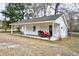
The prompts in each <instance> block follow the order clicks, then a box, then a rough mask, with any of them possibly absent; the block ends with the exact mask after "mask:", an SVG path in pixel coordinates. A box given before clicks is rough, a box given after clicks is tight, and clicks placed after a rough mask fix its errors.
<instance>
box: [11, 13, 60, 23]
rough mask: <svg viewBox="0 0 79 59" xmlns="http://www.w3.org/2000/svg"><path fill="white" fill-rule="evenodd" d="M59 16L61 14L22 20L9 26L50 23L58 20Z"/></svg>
mask: <svg viewBox="0 0 79 59" xmlns="http://www.w3.org/2000/svg"><path fill="white" fill-rule="evenodd" d="M61 15H62V14H57V15H51V16H43V17H39V18H34V19H28V20H22V21H18V22H14V23H11V24H10V25H21V24H30V23H42V22H43V23H44V22H51V21H54V20H56V19H57V18H59V17H60V16H61Z"/></svg>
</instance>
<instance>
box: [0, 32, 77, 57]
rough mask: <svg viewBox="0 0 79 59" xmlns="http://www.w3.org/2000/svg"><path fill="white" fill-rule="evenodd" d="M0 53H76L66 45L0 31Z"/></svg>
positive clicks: (21, 54)
mask: <svg viewBox="0 0 79 59" xmlns="http://www.w3.org/2000/svg"><path fill="white" fill-rule="evenodd" d="M0 55H2V56H57V55H69V56H70V55H77V54H76V53H75V52H73V51H71V50H69V49H68V48H67V47H64V46H59V45H56V44H53V43H51V42H47V41H43V40H38V39H32V38H25V37H19V36H13V35H10V34H8V33H0Z"/></svg>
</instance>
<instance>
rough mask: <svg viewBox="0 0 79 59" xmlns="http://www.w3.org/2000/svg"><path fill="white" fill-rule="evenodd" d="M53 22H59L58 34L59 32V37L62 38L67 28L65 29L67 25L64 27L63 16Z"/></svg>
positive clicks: (65, 34)
mask: <svg viewBox="0 0 79 59" xmlns="http://www.w3.org/2000/svg"><path fill="white" fill-rule="evenodd" d="M55 23H59V24H60V34H61V37H62V38H64V37H66V36H67V31H68V29H67V27H66V25H65V23H64V21H63V18H62V17H60V18H58V19H57V20H56V21H55Z"/></svg>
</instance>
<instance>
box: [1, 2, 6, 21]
mask: <svg viewBox="0 0 79 59" xmlns="http://www.w3.org/2000/svg"><path fill="white" fill-rule="evenodd" d="M4 9H5V4H4V3H0V12H1V11H2V10H4ZM3 19H4V17H3V16H2V14H1V13H0V20H3Z"/></svg>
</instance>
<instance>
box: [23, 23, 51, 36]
mask: <svg viewBox="0 0 79 59" xmlns="http://www.w3.org/2000/svg"><path fill="white" fill-rule="evenodd" d="M49 25H51V23H48V24H29V25H26V31H25V30H23V31H24V34H30V35H38V31H39V30H41V31H48V32H49ZM33 26H35V27H36V31H33ZM23 27H24V26H23ZM23 29H25V27H24V28H23Z"/></svg>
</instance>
